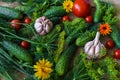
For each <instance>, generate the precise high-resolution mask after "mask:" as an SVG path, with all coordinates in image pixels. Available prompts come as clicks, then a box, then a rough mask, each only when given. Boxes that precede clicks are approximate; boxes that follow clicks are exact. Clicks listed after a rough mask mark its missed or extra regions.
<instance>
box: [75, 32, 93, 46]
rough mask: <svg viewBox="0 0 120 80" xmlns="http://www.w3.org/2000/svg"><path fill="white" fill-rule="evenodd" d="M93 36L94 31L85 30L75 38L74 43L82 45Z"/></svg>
mask: <svg viewBox="0 0 120 80" xmlns="http://www.w3.org/2000/svg"><path fill="white" fill-rule="evenodd" d="M94 37H95V32H94V31H93V32H89V31H88V32H85V33H82V34H81V35H80V36H79V37H78V38H77V39H76V43H75V44H76V45H77V46H81V47H82V46H84V45H85V44H86V43H87V42H88V41H90V40H92V39H94Z"/></svg>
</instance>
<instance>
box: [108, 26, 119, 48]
mask: <svg viewBox="0 0 120 80" xmlns="http://www.w3.org/2000/svg"><path fill="white" fill-rule="evenodd" d="M111 28H112V33H111V34H110V36H111V38H112V39H113V40H114V42H115V44H116V46H117V47H118V48H120V31H119V29H118V27H117V26H111Z"/></svg>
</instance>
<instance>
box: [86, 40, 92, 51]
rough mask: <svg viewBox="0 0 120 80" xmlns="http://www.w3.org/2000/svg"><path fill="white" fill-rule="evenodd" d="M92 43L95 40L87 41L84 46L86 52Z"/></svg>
mask: <svg viewBox="0 0 120 80" xmlns="http://www.w3.org/2000/svg"><path fill="white" fill-rule="evenodd" d="M92 45H93V41H90V42H88V43H86V45H85V47H84V50H85V53H88V51H89V49H90V47H91V46H92Z"/></svg>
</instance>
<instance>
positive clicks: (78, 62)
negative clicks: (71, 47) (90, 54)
mask: <svg viewBox="0 0 120 80" xmlns="http://www.w3.org/2000/svg"><path fill="white" fill-rule="evenodd" d="M85 60H86V55H85V54H84V52H83V50H81V52H80V53H79V54H78V55H77V57H76V58H75V60H74V63H73V68H72V69H71V70H70V71H69V72H68V73H67V74H66V75H65V77H64V80H68V79H69V80H81V79H82V80H90V77H89V75H88V73H87V68H86V67H85V64H84V61H85Z"/></svg>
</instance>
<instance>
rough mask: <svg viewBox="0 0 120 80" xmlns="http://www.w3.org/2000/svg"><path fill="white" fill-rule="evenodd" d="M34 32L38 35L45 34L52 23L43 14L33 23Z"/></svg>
mask: <svg viewBox="0 0 120 80" xmlns="http://www.w3.org/2000/svg"><path fill="white" fill-rule="evenodd" d="M34 27H35V30H36V32H38V33H39V34H40V35H45V34H47V33H49V32H50V30H51V29H52V27H53V23H52V22H51V21H50V20H49V19H47V18H46V17H45V16H42V17H40V18H37V19H36V21H35V24H34Z"/></svg>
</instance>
